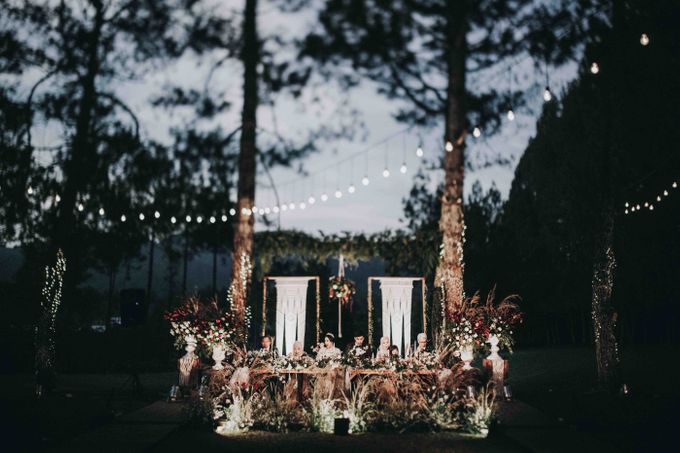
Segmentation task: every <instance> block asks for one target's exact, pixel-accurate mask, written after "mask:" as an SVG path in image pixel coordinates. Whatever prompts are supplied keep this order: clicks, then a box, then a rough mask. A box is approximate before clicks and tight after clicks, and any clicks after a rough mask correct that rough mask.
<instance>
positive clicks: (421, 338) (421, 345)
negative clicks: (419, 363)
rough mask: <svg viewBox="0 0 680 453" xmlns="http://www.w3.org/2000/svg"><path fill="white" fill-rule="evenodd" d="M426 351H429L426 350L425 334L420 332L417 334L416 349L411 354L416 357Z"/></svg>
mask: <svg viewBox="0 0 680 453" xmlns="http://www.w3.org/2000/svg"><path fill="white" fill-rule="evenodd" d="M426 352H429V351H428V350H427V335H425V333H422V332H421V333H419V334H418V345H417V346H416V351H415V352H414V353H413V356H414V357H415V358H418V357H419V356H420V355H422V354H424V353H426Z"/></svg>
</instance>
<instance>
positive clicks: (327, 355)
mask: <svg viewBox="0 0 680 453" xmlns="http://www.w3.org/2000/svg"><path fill="white" fill-rule="evenodd" d="M341 355H342V352H341V351H340V349H338V348H336V347H335V335H333V334H332V333H327V334H326V336H325V337H324V339H323V345H321V346H320V347H319V352H318V353H317V354H316V360H324V359H336V358H338V357H340V356H341Z"/></svg>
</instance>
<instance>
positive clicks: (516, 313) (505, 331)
mask: <svg viewBox="0 0 680 453" xmlns="http://www.w3.org/2000/svg"><path fill="white" fill-rule="evenodd" d="M495 293H496V289H495V288H494V289H492V290H491V291H490V292H489V295H488V296H487V298H486V307H485V312H486V313H485V314H486V318H487V321H486V323H487V325H488V332H487V337H488V336H495V337H497V338H498V346H499V347H500V348H507V349H508V350H509V351H510V352H512V346H513V345H514V343H515V340H514V331H513V329H514V328H515V326H517V325H518V324H521V323H522V320H523V314H522V312H521V311H520V309H519V305H518V304H517V303H516V301H519V296H517V295H511V296H508V297H506V298H505V299H503V300H502V301H500V303H498V304H497V305H496V304H494V297H495Z"/></svg>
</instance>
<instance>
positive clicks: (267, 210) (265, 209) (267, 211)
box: [264, 207, 272, 214]
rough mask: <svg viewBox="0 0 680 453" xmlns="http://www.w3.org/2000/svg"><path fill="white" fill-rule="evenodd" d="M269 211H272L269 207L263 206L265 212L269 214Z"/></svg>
mask: <svg viewBox="0 0 680 453" xmlns="http://www.w3.org/2000/svg"><path fill="white" fill-rule="evenodd" d="M270 212H272V210H271V209H269V207H266V208H264V213H265V214H269V213H270Z"/></svg>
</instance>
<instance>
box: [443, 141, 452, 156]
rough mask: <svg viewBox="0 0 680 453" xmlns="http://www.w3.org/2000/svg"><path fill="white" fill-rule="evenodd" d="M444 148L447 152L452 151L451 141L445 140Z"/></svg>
mask: <svg viewBox="0 0 680 453" xmlns="http://www.w3.org/2000/svg"><path fill="white" fill-rule="evenodd" d="M444 149H445V150H446V152H447V153H450V152H451V151H453V143H451V142H450V141H448V140H447V141H446V144H445V145H444Z"/></svg>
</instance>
